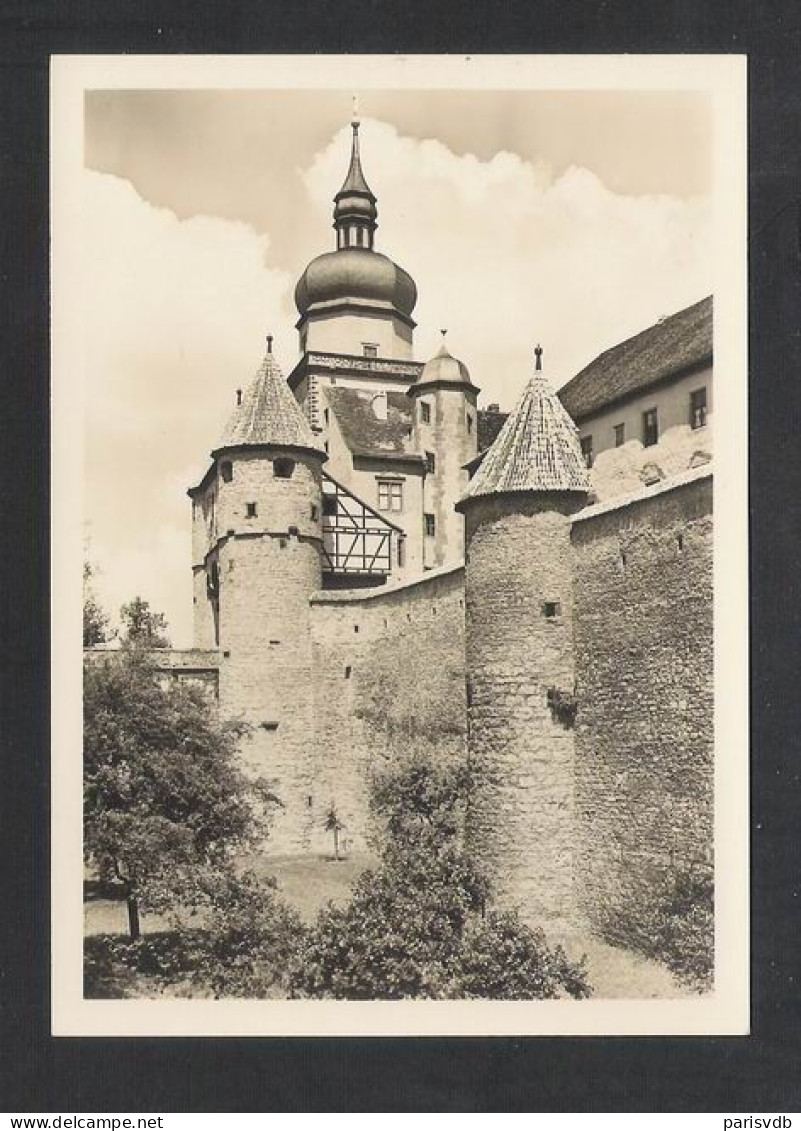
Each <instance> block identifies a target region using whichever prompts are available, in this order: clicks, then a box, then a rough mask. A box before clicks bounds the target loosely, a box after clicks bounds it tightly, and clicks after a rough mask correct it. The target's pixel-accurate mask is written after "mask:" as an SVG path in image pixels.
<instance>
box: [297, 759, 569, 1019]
mask: <svg viewBox="0 0 801 1131" xmlns="http://www.w3.org/2000/svg"><path fill="white" fill-rule="evenodd" d="M468 787H469V776H468V774H467V772H466V770H465V769H464V767H450V768H448V769H436V768H434V767H433V766H432V765H430V764H429V763H427V762H426V761H423V760H419V759H413V760H411V761H410V762H409V763H408V764H407V765H405V766H403V767H401V768H400V770H399V771H397V772H394V773H388V774H385V775H383V776H381V777H380V778H379V779H378V780H377V781H376V783H375V786H374V790H373V796H372V805H373V810H374V813H375V815H376V816H377V818H378V819H379V820H381V821H382V822H383V825H384V827H385V829H386V841H385V844H384V847H383V850H382V853H381V859H380V864H379V866H378V867H377V868H376V869H375V870H371V871H367V872H364V873H363V874H362V875H361V876H360V877H359V879H358V880H357V882H356V885H355V888H354V894H353V898H352V901H351V903H350V904H349V905H348V906H346V907H334V906H333V905H331V904H329V905H328V906H327V907H326V908H324V909H323V910H322V911H321V912H320V914H319V916H318V919H317V921H316V923H315V925H314V927H313V928H312V929H311V930H310V931H309V932H308V933H307V935H306V936H305V937H304V938H303V940H302V941H301V946H300V951H299V956H298V959H297V960H296V963H295V966H294V969H293V970H292V972H291V974H290V991H291V993H292V994H293V996H297V997H305V996H308V997H332V998H351V999H376V998H378V999H394V998H410V997H411V998H460V997H487V998H490V997H494V998H538V997H556V996H559V995H562V994H568V995H570V996H573V997H584V996H587V994H588V993H589V989H588V986H587V982H586V977H585V973H584V969H583V967H582V966H581V965H574V964H571V963H570V962H569V961H568V960H567V958H566V956H565V955H564V953H563V952H562V951H561V949H560V948H556V949H554V950H551V949H550V948H549V947H548V946H547V944H546V942H545V939H544V936H543V935H542V933H541V932H537V931H532V930H531V929H530V928H528V927H527V926H525V925H524V924H523V923H521V922H519V921H518V920H517V918H516V917H515V916H513V915H500V914H497V913H494V912H492V911H491V912H490V913H489V914H488V915H486V905H487V901H488V897H489V889H488V885H487V883H486V881H485V879H484V877H483V876H482V875H481V872H480V870H479V869H478V867H477V866H476V864H475V863H474V862H473V861H472V860H471V859H469V857H467V856H466V855H465V853H464V852H463V850H462V848H461V845H460V828H461V813H462V810H463V807H464V802H465V796H466V791H467V788H468Z"/></svg>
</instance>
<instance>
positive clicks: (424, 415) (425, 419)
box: [420, 401, 431, 424]
mask: <svg viewBox="0 0 801 1131" xmlns="http://www.w3.org/2000/svg"><path fill="white" fill-rule="evenodd" d="M420 422H421V423H422V424H430V423H431V405H430V404H429V403H428V401H420Z"/></svg>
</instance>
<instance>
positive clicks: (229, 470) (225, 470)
mask: <svg viewBox="0 0 801 1131" xmlns="http://www.w3.org/2000/svg"><path fill="white" fill-rule="evenodd" d="M220 475H221V476H222V477H223V479H224V481H225V482H226V483H230V482H231V480H232V479H233V477H234V465H233V464H232V463H231V461H230V460H229V459H224V460H223V461H222V463H221V464H220Z"/></svg>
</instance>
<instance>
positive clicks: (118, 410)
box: [82, 90, 712, 646]
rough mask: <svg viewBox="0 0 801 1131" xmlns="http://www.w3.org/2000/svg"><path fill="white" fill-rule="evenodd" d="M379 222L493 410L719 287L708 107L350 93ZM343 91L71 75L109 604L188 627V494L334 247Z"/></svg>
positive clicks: (667, 98) (587, 96)
mask: <svg viewBox="0 0 801 1131" xmlns="http://www.w3.org/2000/svg"><path fill="white" fill-rule="evenodd" d="M360 103H361V104H360V111H361V115H362V121H363V125H362V134H361V136H362V157H363V165H364V169H365V173H366V176H367V180H368V182H369V184H370V186H371V188H372V189H373V191H374V192H375V194H376V195H377V197H378V207H379V230H378V233H377V241H376V246H377V248H378V249H379V250H381V251H383V252H385V253H386V254H388V255H390V256H391V257H392V258H394V259H396V260H397V262H399V263H400V264H401V265H402V266H403V267H405V268H406V269H407V270H408V271H410V272H411V274H412V275H413V276H414V278H415V280H416V282H417V285H418V290H419V296H420V297H419V301H418V306H417V309H416V312H415V317H416V319H417V321H418V329H417V331H416V340H415V351H416V356H417V357H418V358H419V359H423V360H424V359H425V358H426V357H428V356H430V354H431V353H432V352H433V351H434V349H435V348H436V346H437V340H438V337H439V335H438V329H439V328H440V327H447V328H448V330H449V344H450V347H451V349H452V351H453V352H454V353H457V354H458V355H459V356H460V357H461V358H462V359H463V360H464V361H465V362H466V363H467V365H468V367H469V368H470V370H471V374H472V376H473V380H474V381H475V382H476V384H478V385H479V386H480V387H481V389H482V397H481V400H482V401H483V403H485V404H486V403H488V402H490V401H499V402H500V403H501V405H502V407H504V408H508V407H510V406H511V404H512V403H513V402H514V400H515V399H516V397H517V395H518V392H519V390H520V388H521V386H522V384H523V382H524V381H525V379H526V377H527V374H528V372H529V370H530V367H531V361H530V359H531V351H532V348H533V346H534V344H536V343H537V342H538V341H539V342H541V343H542V345H543V346H544V348H545V368H546V369H547V371H548V374H549V376H550V378H551V380H552V381H553V384H554V385H555V386H557V387H558V386H559V385H561V384H563V383H564V382H565V381H567V380H569V379H570V377H572V376H573V375H574V374H575V373H576V372H577V371H578V370H579V369H580V368H581V367H582V366H583V365H585V364H587V362H589V361H591V360H592V358H593V357H595V356H596V355H597V354H598V353H600V352H601V351H602V350H604V349H606V348H607V347H609V346H611V345H614V344H615V343H616V342H618V341H621V340H622V339H624V338H626V337H628V336H630V335H631V334H633V333H636V332H637V331H638V330H640V329H642V328H644V327H645V326H647V325H649V324H651V323H652V322H654V321H656V319H658V318H659V317H661V316H662V315H665V314H670V313H672V312H673V311H675V310H679V309H681V307H683V306H686V305H688V304H689V303H692V302H695V301H696V300H697V299H699V298H701V297H703V296H704V295H705V294H708V293H710V291H711V280H712V262H711V253H710V247H711V216H710V200H711V186H710V180H711V171H710V150H711V138H710V130H711V119H710V116H709V113H708V106H707V102H706V100H705V99H704V97H703V96H701V95H696V94H689V93H688V94H663V93H652V92H621V93H608V92H605V93H588V92H543V93H534V92H523V93H518V92H500V93H495V92H423V93H412V92H391V93H382V92H376V91H371V92H370V93H369V95H367V96H364V97H362V99H361V100H360ZM350 112H351V93H350V92H344V91H343V92H338V91H327V92H320V91H315V92H305V91H294V92H284V91H280V92H279V91H264V92H262V91H243V92H239V91H225V92H220V91H120V90H117V91H97V92H92V93H89V94H88V95H87V97H86V114H85V166H86V170H85V174H84V177H85V194H84V204H85V207H84V213H83V222H84V225H85V231H84V239H83V249H84V260H83V264H82V277H83V293H82V302H83V310H84V329H85V343H86V350H85V360H86V370H87V371H86V375H85V380H86V394H87V395H86V406H87V419H86V452H85V460H86V464H85V466H86V519H87V533H88V536H89V539H90V546H91V550H90V554H91V557H92V558H93V560H94V561H95V562H96V563H97V566H98V567H99V570H100V574H99V579H98V590H99V594H100V597H101V599H102V600H103V602H104V603H105V604H106V605H107V607H108V609H109V611H110V612H112V614H113V613H115V612H116V611H117V610H118V608H119V605H120V604H121V603H122V602H123V601H125V600H128V599H130V598H131V597H132V596H134V595H135V594H137V593H138V594H141V595H142V596H143V597H145V598H147V599H148V600H150V602H151V604H153V605H154V607H156V608H158V609H161V610H163V611H164V612H165V613H166V615H167V618H168V620H169V622H170V625H171V627H172V632H173V639H174V642H175V643H176V644H177V645H179V646H185V645H187V644H189V643H190V642H191V611H192V607H191V584H190V552H189V501H188V499H187V497H186V488H187V487H188V486H190V485H191V484H193V483H195V482H197V480H198V479H199V478H200V476H201V475H202V473H203V471H204V470H205V467H206V461H207V457H208V452H209V450H210V449H211V447H212V446H213V444H214V441H215V440H216V438H217V436H218V434H219V433H220V431H221V429H222V427H223V424H224V422H225V418H226V416H227V414H228V412H229V411H230V408H231V406H232V404H233V402H234V397H235V390H236V389H237V388H238V387H240V386H241V385H242V384H243V383H244V382H246V381H247V380H248V379H249V378H250V377H251V376H252V374H253V373H254V372H255V370H256V368H257V366H258V364H259V361H260V357H261V353H262V350H263V341H264V335H265V334H266V333H267V332H268V331H269V332H271V333H273V334H274V336H275V349H276V352H277V355H278V358H279V360H280V361H281V363H282V365H283V366H284V369H285V372H289V371H290V369H291V368H292V367H293V365H294V364H295V362H296V360H297V357H298V352H297V338H296V332H295V330H294V323H295V321H296V318H297V313H296V311H295V308H294V303H293V299H292V296H293V291H294V286H295V282H296V280H297V277H298V276H299V274H300V273H301V271H302V270H303V268H304V266H305V265H306V263H307V262H308V260H309V259H311V258H312V257H313V256H314V255H316V254H318V253H320V252H322V251H327V250H330V249H332V248H333V246H334V245H333V232H332V229H331V208H332V197H333V195H334V193H335V192H336V191H337V190H338V188H339V187H340V184H341V182H342V180H343V178H344V175H345V172H346V169H347V164H348V154H349V138H350V129H349V124H348V123H349V118H350Z"/></svg>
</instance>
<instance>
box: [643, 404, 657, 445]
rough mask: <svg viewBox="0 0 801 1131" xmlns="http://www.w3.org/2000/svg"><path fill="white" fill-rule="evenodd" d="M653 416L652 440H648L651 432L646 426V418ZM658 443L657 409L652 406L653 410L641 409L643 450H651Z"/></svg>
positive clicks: (655, 406)
mask: <svg viewBox="0 0 801 1131" xmlns="http://www.w3.org/2000/svg"><path fill="white" fill-rule="evenodd" d="M650 416H653V423H654V427H653V439H649V436H650V435H651V432H650V430H649V426H648V418H649V417H650ZM658 443H659V407H658V405H654V407H653V408H646V409H643V413H642V446H643V447H644V448H653V447H654V446H655V445H656V444H658Z"/></svg>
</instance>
